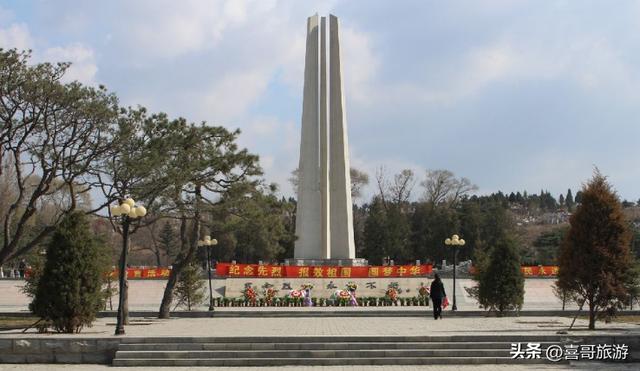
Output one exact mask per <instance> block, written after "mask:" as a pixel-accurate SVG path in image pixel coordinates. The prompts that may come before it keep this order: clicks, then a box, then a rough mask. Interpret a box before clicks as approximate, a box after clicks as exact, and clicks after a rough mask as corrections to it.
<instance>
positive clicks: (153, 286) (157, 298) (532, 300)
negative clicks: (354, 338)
mask: <svg viewBox="0 0 640 371" xmlns="http://www.w3.org/2000/svg"><path fill="white" fill-rule="evenodd" d="M442 281H443V282H444V285H445V289H446V291H447V294H448V295H449V297H450V298H451V296H452V295H453V289H452V287H453V281H452V280H451V279H443V280H442ZM429 282H430V280H429ZM554 282H555V280H554V279H549V278H528V279H526V280H525V298H524V306H523V310H539V309H547V310H559V309H562V303H561V302H560V300H558V299H557V298H556V297H555V296H554V295H553V291H552V289H551V287H552V285H553V283H554ZM165 285H166V281H165V280H130V281H129V290H130V291H129V309H130V310H142V311H157V310H158V308H159V307H160V302H161V300H162V294H163V291H164V287H165ZM474 285H475V281H473V280H471V279H468V278H463V279H458V280H456V297H457V304H458V310H461V311H464V310H478V305H477V303H476V301H475V300H474V299H473V298H471V297H469V296H468V295H466V291H465V288H470V287H473V286H474ZM22 286H24V281H21V280H7V279H5V280H2V279H0V312H17V311H26V310H28V307H29V298H28V297H27V296H26V295H25V294H24V293H22V291H21V288H22ZM224 286H225V280H222V279H220V280H213V290H214V296H215V297H219V296H222V295H223V294H224ZM117 303H118V298H117V296H114V297H113V298H112V304H113V309H114V310H115V309H117ZM381 308H384V307H377V309H381ZM409 308H413V307H403V309H409ZM107 309H110V308H109V305H108V304H107ZM198 309H200V310H206V305H205V304H202V305H201V307H200V308H198ZM390 309H391V308H390ZM567 309H577V308H576V306H575V305H567Z"/></svg>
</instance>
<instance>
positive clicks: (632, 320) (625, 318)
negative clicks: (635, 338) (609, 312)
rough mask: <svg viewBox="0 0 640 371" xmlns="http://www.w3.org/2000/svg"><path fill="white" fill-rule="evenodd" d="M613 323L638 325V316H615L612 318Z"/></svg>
mask: <svg viewBox="0 0 640 371" xmlns="http://www.w3.org/2000/svg"><path fill="white" fill-rule="evenodd" d="M613 322H620V323H631V324H634V325H640V316H625V315H622V316H617V317H615V318H613Z"/></svg>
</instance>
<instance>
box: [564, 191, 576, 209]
mask: <svg viewBox="0 0 640 371" xmlns="http://www.w3.org/2000/svg"><path fill="white" fill-rule="evenodd" d="M564 203H565V204H566V205H567V209H569V211H572V210H573V205H574V201H573V194H572V193H571V188H569V189H568V190H567V196H566V197H565V198H564Z"/></svg>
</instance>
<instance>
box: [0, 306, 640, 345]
mask: <svg viewBox="0 0 640 371" xmlns="http://www.w3.org/2000/svg"><path fill="white" fill-rule="evenodd" d="M247 309H248V308H247ZM249 310H251V309H249ZM443 316H444V318H443V319H442V320H437V321H436V320H434V319H433V318H432V317H429V316H428V315H427V313H425V316H424V317H392V318H389V317H308V318H286V317H271V318H249V317H233V318H224V317H218V318H172V319H165V320H160V319H156V318H134V319H132V322H131V325H129V326H127V327H126V333H127V336H131V337H137V336H146V337H153V336H159V337H164V336H211V337H216V336H311V335H315V336H349V335H373V336H377V335H379V336H385V335H400V336H409V335H470V334H473V335H495V334H503V335H504V334H532V335H533V334H535V335H547V334H549V335H552V334H555V333H556V332H557V331H559V330H565V329H567V328H568V327H569V325H570V323H571V320H572V318H568V317H503V318H496V317H480V318H478V317H471V318H461V317H457V318H447V315H446V313H445V314H444V315H443ZM597 328H598V330H596V331H588V330H587V321H586V320H580V319H578V320H577V321H576V324H575V326H574V330H573V331H571V334H585V335H586V334H599V333H604V334H609V335H611V334H613V333H615V334H627V335H628V334H638V336H640V325H639V324H631V323H609V324H606V323H601V322H599V323H598V326H597ZM114 329H115V318H100V319H98V320H97V321H96V322H95V323H94V326H93V327H91V328H86V329H84V330H83V331H82V333H81V334H79V335H57V334H56V335H51V334H45V335H40V334H37V333H36V332H35V330H32V331H29V332H27V333H25V334H22V331H21V330H13V331H2V332H0V339H2V338H6V337H24V336H28V337H33V336H48V337H51V336H61V337H67V336H70V337H74V338H76V337H83V336H86V337H106V338H109V337H113V336H114V335H113V332H114Z"/></svg>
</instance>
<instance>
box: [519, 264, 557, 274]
mask: <svg viewBox="0 0 640 371" xmlns="http://www.w3.org/2000/svg"><path fill="white" fill-rule="evenodd" d="M558 269H559V268H558V266H557V265H538V266H530V267H529V266H524V267H520V270H521V271H522V274H523V275H524V276H525V277H536V276H538V277H545V276H557V275H558Z"/></svg>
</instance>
